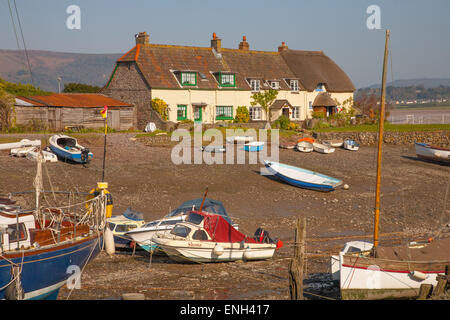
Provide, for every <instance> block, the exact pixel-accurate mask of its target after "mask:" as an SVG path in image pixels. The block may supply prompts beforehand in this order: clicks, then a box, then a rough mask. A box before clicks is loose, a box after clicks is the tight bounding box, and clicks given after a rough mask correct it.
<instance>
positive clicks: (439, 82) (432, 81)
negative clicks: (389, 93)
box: [359, 78, 450, 90]
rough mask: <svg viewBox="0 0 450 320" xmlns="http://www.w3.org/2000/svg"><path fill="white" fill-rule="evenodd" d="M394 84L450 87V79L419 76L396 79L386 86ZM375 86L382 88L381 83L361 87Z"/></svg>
mask: <svg viewBox="0 0 450 320" xmlns="http://www.w3.org/2000/svg"><path fill="white" fill-rule="evenodd" d="M389 86H391V87H392V86H394V87H397V88H398V87H420V86H423V87H424V88H425V89H429V88H436V87H439V86H444V87H450V79H449V78H442V79H439V78H419V79H403V80H395V81H394V82H388V83H386V87H389ZM373 88H381V84H373V85H371V86H369V87H367V88H360V89H359V90H361V89H373Z"/></svg>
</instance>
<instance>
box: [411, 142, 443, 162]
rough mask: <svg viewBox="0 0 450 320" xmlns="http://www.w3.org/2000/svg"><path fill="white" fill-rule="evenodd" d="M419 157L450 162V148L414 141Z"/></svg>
mask: <svg viewBox="0 0 450 320" xmlns="http://www.w3.org/2000/svg"><path fill="white" fill-rule="evenodd" d="M414 145H415V147H416V154H417V157H418V158H420V159H424V160H430V161H435V162H443V163H450V148H444V147H438V146H433V145H429V144H427V143H421V142H414Z"/></svg>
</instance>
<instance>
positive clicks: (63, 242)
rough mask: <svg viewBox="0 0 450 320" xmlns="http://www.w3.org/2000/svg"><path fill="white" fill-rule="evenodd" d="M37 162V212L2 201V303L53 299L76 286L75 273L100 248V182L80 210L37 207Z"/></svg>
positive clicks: (104, 204)
mask: <svg viewBox="0 0 450 320" xmlns="http://www.w3.org/2000/svg"><path fill="white" fill-rule="evenodd" d="M37 162H38V169H37V174H36V180H35V185H36V209H34V210H23V209H22V208H21V207H20V206H17V205H15V204H16V203H15V201H14V200H12V199H10V198H3V199H2V198H0V299H8V300H22V299H27V300H28V299H33V300H35V299H46V300H54V299H56V298H57V296H58V292H59V290H60V288H61V287H62V286H63V285H65V284H67V286H68V288H69V289H71V288H72V287H70V285H69V284H72V285H73V288H75V287H76V285H77V279H76V275H74V273H75V272H76V271H77V270H78V271H82V270H83V269H84V267H85V266H86V265H87V264H88V263H89V262H90V261H92V260H93V259H94V258H95V257H96V256H97V255H98V253H99V252H100V251H101V249H102V248H103V231H102V230H103V228H104V226H105V220H106V216H107V214H106V213H107V212H108V210H109V209H110V206H109V205H108V201H107V195H106V193H105V192H106V183H99V186H98V188H97V190H98V189H100V190H99V192H98V194H96V195H95V196H94V195H91V196H92V197H91V198H90V199H89V200H88V201H86V202H85V203H82V205H81V209H79V208H80V204H77V205H74V206H65V207H60V208H55V207H52V208H41V206H40V204H39V197H40V193H41V192H42V168H41V165H42V162H43V160H42V155H38V158H37ZM77 209H78V210H77ZM68 210H70V211H68ZM78 212H80V214H78ZM74 213H77V214H74ZM74 276H75V278H74ZM71 280H74V281H71ZM78 283H79V282H78Z"/></svg>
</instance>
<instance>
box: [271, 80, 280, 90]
mask: <svg viewBox="0 0 450 320" xmlns="http://www.w3.org/2000/svg"><path fill="white" fill-rule="evenodd" d="M270 87H271V88H272V89H275V90H278V89H279V88H280V82H279V81H271V82H270Z"/></svg>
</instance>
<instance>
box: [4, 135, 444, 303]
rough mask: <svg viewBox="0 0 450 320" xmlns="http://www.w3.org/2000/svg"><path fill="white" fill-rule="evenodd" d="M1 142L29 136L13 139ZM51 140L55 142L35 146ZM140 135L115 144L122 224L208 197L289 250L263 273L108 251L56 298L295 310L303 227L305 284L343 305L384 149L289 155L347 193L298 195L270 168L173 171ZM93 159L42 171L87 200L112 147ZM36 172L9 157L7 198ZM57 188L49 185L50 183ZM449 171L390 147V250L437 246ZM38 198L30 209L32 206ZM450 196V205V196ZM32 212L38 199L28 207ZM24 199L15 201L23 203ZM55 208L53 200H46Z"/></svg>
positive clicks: (166, 153)
mask: <svg viewBox="0 0 450 320" xmlns="http://www.w3.org/2000/svg"><path fill="white" fill-rule="evenodd" d="M0 137H2V138H3V139H12V140H14V138H18V139H17V140H16V141H18V140H19V138H25V137H27V136H26V135H15V136H11V135H7V136H5V135H3V136H0ZM30 137H31V138H33V139H34V138H36V137H39V138H43V139H48V137H49V135H41V136H39V135H32V136H28V138H30ZM134 137H135V134H132V133H115V134H109V135H108V140H107V141H108V142H107V154H106V156H107V157H106V171H105V177H106V178H105V180H106V181H107V182H108V183H109V191H110V192H111V193H112V195H113V199H114V210H113V214H121V213H122V212H123V211H124V210H125V209H126V208H127V207H131V208H133V209H134V210H137V211H141V212H143V213H144V214H145V220H146V221H150V220H153V219H157V218H161V217H162V216H164V215H165V214H167V213H168V212H169V211H170V210H171V209H174V208H176V207H177V206H179V205H180V204H181V203H182V202H184V201H186V200H190V199H193V198H199V197H202V196H203V193H204V191H205V188H206V187H208V188H209V191H208V197H210V198H213V199H217V200H220V201H222V202H223V203H224V206H225V208H226V210H227V211H228V214H229V215H230V216H231V218H232V219H233V220H234V221H235V222H236V223H238V224H239V229H240V230H241V231H242V232H244V233H246V234H248V235H253V233H254V231H255V230H256V229H257V228H258V227H260V226H262V227H263V228H265V229H266V230H267V231H269V233H270V236H271V237H272V238H279V239H281V240H282V241H283V243H284V246H283V247H282V248H281V249H280V250H278V251H277V252H276V253H275V255H274V257H273V259H270V260H267V261H258V262H247V263H245V262H232V263H216V264H180V263H176V262H172V261H171V260H170V259H168V258H167V257H166V256H156V255H154V256H153V257H152V259H151V263H150V256H149V254H148V253H146V252H143V251H136V254H135V255H134V256H132V254H131V252H130V251H128V252H126V251H125V252H124V251H120V252H116V255H115V256H114V257H112V258H111V257H108V256H107V255H106V254H105V253H104V252H102V253H101V254H100V255H99V256H98V257H97V258H96V259H95V260H94V261H93V262H91V263H90V264H89V265H88V266H87V267H86V269H85V270H84V272H83V275H82V279H81V289H75V290H73V291H70V290H68V289H67V288H66V287H63V289H62V290H61V291H60V295H59V297H58V299H67V298H68V299H119V298H120V297H121V295H122V294H123V293H143V294H144V295H145V297H146V298H147V299H167V300H172V299H196V300H200V299H229V300H243V299H289V279H288V266H289V261H290V258H291V257H292V256H293V239H294V228H295V220H296V217H298V216H304V217H306V219H307V248H306V251H307V253H308V260H307V277H306V280H305V285H306V287H305V292H309V293H312V294H314V295H307V297H308V298H310V299H315V298H319V297H325V298H330V299H336V298H339V294H338V290H337V288H336V287H335V286H333V283H332V281H331V278H330V275H329V271H330V264H329V261H330V254H334V253H337V252H338V250H339V249H340V248H341V247H342V246H343V244H344V243H345V242H346V241H349V240H356V239H366V240H370V239H371V237H372V234H373V217H374V203H375V175H376V147H375V146H362V147H361V148H360V150H359V151H357V152H352V151H346V150H344V149H337V150H336V152H334V153H332V154H319V153H316V152H313V153H309V154H305V153H300V152H297V151H294V150H287V149H280V150H279V156H280V162H283V163H287V164H291V165H295V166H299V167H303V168H306V169H309V170H314V171H318V172H321V173H324V174H327V175H331V176H333V177H336V178H339V179H342V180H343V181H344V183H345V184H348V185H349V189H348V190H344V189H343V188H339V189H337V190H335V191H333V192H330V193H321V192H317V191H311V190H305V189H300V188H296V187H293V186H290V185H287V184H284V183H282V182H280V181H277V180H275V179H273V178H271V177H268V176H262V175H260V168H261V167H263V166H262V165H261V164H248V161H246V164H235V165H231V164H224V165H207V164H196V165H194V164H192V165H175V164H173V163H172V161H171V151H172V148H170V147H149V146H146V145H144V143H143V140H142V139H135V138H134ZM79 142H80V143H81V144H83V145H87V146H89V148H90V150H91V151H92V152H93V153H94V159H93V161H92V162H91V164H90V165H89V166H88V167H83V166H81V165H74V164H68V163H63V162H57V163H47V164H46V165H45V166H44V171H43V175H44V178H45V179H44V181H45V189H47V190H49V189H50V188H51V186H52V187H53V188H54V189H56V190H78V191H81V192H88V191H89V190H91V189H92V188H93V187H95V186H96V183H97V182H98V181H100V180H101V176H102V161H103V137H102V135H97V134H84V135H80V136H79ZM35 173H36V164H35V163H34V162H32V161H30V160H27V159H25V158H13V157H10V156H9V155H8V152H6V151H0V194H8V193H10V192H19V191H27V190H33V179H34V177H35ZM48 177H50V181H51V185H50V183H49V182H48ZM449 178H450V166H445V165H440V164H436V163H430V162H424V161H421V160H418V159H417V158H416V155H415V151H414V146H412V145H405V146H391V145H384V146H383V169H382V178H381V181H382V187H381V221H380V232H381V243H382V244H383V243H394V242H396V243H403V242H404V243H406V242H407V241H408V240H410V239H417V237H422V236H423V237H428V236H429V235H430V234H432V233H433V232H436V231H437V230H438V229H439V228H440V227H441V226H442V225H444V224H445V223H446V222H448V219H449V214H448V208H449V206H448V202H449V201H448V200H447V202H445V196H446V192H448V193H450V190H449V191H447V189H448V186H449V180H450V179H449ZM27 197H28V198H27ZM448 197H450V195H449V196H448ZM18 198H19V200H20V201H22V203H25V202H26V201H28V202H29V204H30V206H31V202H30V201H31V200H30V199H32V195H31V197H30V194H28V195H24V196H18ZM16 199H17V198H16ZM46 201H49V202H51V201H52V200H51V197H47V200H46ZM445 210H447V211H445Z"/></svg>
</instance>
